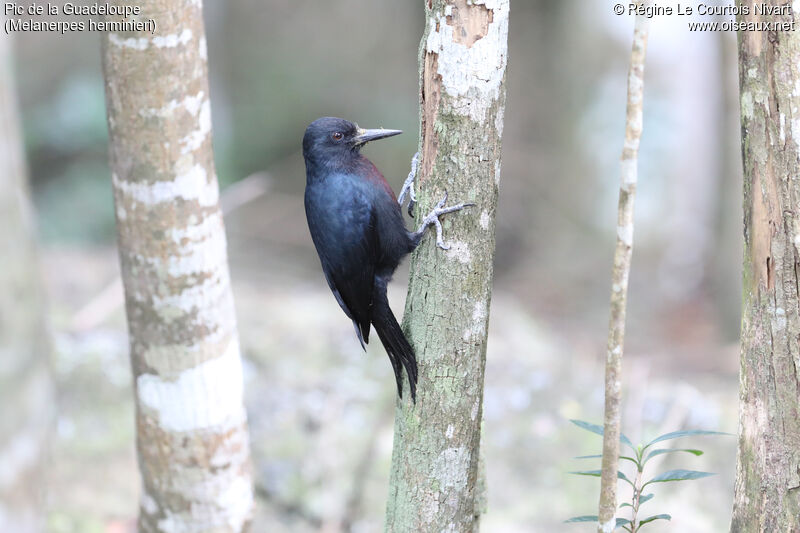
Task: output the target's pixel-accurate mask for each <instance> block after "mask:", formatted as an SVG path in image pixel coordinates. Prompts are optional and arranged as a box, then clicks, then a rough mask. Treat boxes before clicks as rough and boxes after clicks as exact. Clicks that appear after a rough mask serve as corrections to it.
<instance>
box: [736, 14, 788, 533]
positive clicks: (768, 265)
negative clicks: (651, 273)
mask: <svg viewBox="0 0 800 533" xmlns="http://www.w3.org/2000/svg"><path fill="white" fill-rule="evenodd" d="M742 4H743V5H746V6H748V7H749V8H750V13H751V14H750V15H748V16H740V17H739V19H740V20H745V19H746V20H756V19H758V18H759V16H757V15H755V14H754V2H752V1H746V2H742ZM770 4H772V5H775V6H777V5H779V2H777V1H772V2H770ZM798 15H800V13H798V11H797V8H795V11H794V13H792V14H789V15H774V16H763V17H762V18H763V19H764V20H779V21H791V20H792V19H796V18H797V16H798ZM738 37H739V40H738V45H739V84H740V103H741V123H742V156H743V163H744V241H745V248H744V269H743V278H742V282H743V302H742V303H743V313H742V329H741V358H740V374H739V380H740V383H739V447H738V454H737V472H736V484H735V494H734V508H733V519H732V521H731V531H732V532H735V533H740V532H750V531H797V530H800V416H798V411H800V372H798V368H800V365H799V363H800V301H799V300H800V289H798V286H800V283H799V282H798V265H799V264H800V250H799V248H800V181H798V176H799V175H800V147H799V145H798V143H800V110H799V109H798V108H799V107H800V68H799V67H798V65H800V36H798V35H797V34H796V33H795V32H744V31H740V32H739V36H738Z"/></svg>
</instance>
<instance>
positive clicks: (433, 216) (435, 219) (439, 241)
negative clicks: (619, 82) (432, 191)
mask: <svg viewBox="0 0 800 533" xmlns="http://www.w3.org/2000/svg"><path fill="white" fill-rule="evenodd" d="M446 203H447V191H445V193H444V198H442V199H441V200H439V203H437V204H436V207H434V208H433V210H432V211H431V212H430V213H428V215H427V216H426V217H425V218H424V219H422V224H421V225H420V228H419V230H417V233H418V234H421V233H422V232H424V231H425V228H427V227H428V226H431V225H432V226H434V227H435V228H436V246H438V247H439V248H441V249H442V250H449V249H450V245H449V244H447V243H446V242H444V237H443V235H442V222H441V221H440V220H439V217H440V216H442V215H446V214H448V213H453V212H455V211H460V210H461V209H464V208H465V207H473V206H474V205H475V204H473V203H470V202H463V203H460V204H456V205H451V206H450V207H445V204H446Z"/></svg>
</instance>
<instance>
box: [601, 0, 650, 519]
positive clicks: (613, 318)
mask: <svg viewBox="0 0 800 533" xmlns="http://www.w3.org/2000/svg"><path fill="white" fill-rule="evenodd" d="M649 3H650V2H637V4H638V5H648V4H649ZM648 23H649V19H648V18H647V17H646V16H643V15H637V16H636V24H635V26H634V30H633V45H632V47H631V59H630V67H629V69H628V99H627V105H626V106H625V143H624V145H623V148H622V157H621V158H620V167H621V171H620V185H619V203H618V209H617V241H616V245H615V247H614V266H613V268H612V271H611V312H610V317H609V323H608V340H607V343H606V365H605V406H604V416H603V460H602V467H601V475H600V501H599V503H598V523H597V531H599V532H601V533H611V532H612V531H613V530H614V529H615V528H616V515H617V471H618V470H619V438H620V434H621V428H620V424H621V417H620V412H621V406H622V353H623V350H624V347H625V315H626V311H627V306H628V278H629V277H630V272H631V255H632V253H633V206H634V200H635V199H636V182H637V181H638V164H639V162H638V157H639V141H640V139H641V137H642V99H643V96H644V60H645V56H646V55H647V30H648Z"/></svg>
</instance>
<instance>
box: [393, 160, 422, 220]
mask: <svg viewBox="0 0 800 533" xmlns="http://www.w3.org/2000/svg"><path fill="white" fill-rule="evenodd" d="M417 166H419V152H417V153H416V154H414V157H412V158H411V172H409V173H408V177H407V178H406V181H405V183H403V188H402V189H400V196H398V197H397V203H399V204H400V205H401V206H402V205H403V204H404V203H405V201H406V194H408V198H409V200H408V216H410V217H413V216H414V214H413V211H414V206H415V205H416V203H417V193H415V192H414V177H415V176H416V175H417Z"/></svg>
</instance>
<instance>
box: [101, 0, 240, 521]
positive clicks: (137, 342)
mask: <svg viewBox="0 0 800 533" xmlns="http://www.w3.org/2000/svg"><path fill="white" fill-rule="evenodd" d="M138 4H140V5H141V10H142V13H144V14H146V16H147V18H153V19H155V20H157V21H158V29H159V33H158V35H150V34H149V33H130V34H124V35H121V34H115V33H108V34H106V35H105V37H104V39H103V49H104V63H103V66H104V74H105V80H106V104H107V107H108V127H109V134H110V139H111V148H110V158H111V168H112V181H113V190H114V201H115V209H116V219H117V233H118V238H119V251H120V262H121V266H122V279H123V284H124V287H125V302H126V314H127V319H128V329H129V333H130V346H131V361H132V365H133V371H134V379H135V391H136V426H137V447H138V455H139V467H140V470H141V473H142V482H143V487H142V496H141V503H140V515H139V529H140V531H142V532H174V531H181V532H214V533H222V532H226V533H227V532H231V533H234V532H241V531H244V530H246V528H247V526H248V524H249V521H250V518H251V514H252V507H253V489H252V480H251V467H250V459H249V441H248V433H247V422H246V415H245V411H244V406H243V391H242V367H241V358H240V350H239V341H238V334H237V330H236V320H235V316H234V309H233V298H232V294H231V287H230V276H229V273H228V265H227V252H226V241H225V230H224V227H223V221H222V214H221V211H220V208H219V189H218V184H217V179H216V172H215V169H214V161H213V153H212V147H211V108H210V103H209V89H208V77H207V71H206V68H207V67H206V40H205V33H204V28H203V18H202V3H201V2H199V1H197V0H166V1H165V0H146V1H144V2H138Z"/></svg>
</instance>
